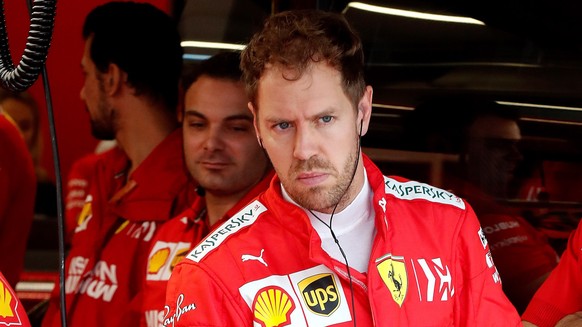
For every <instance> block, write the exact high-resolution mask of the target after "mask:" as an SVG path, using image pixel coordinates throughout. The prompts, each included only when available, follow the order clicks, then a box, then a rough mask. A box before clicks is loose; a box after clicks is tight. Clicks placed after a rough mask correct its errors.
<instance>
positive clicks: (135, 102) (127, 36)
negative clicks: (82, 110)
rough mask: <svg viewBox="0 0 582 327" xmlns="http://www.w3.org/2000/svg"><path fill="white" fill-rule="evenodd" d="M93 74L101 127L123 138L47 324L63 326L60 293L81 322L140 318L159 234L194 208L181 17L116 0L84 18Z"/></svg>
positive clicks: (93, 199)
mask: <svg viewBox="0 0 582 327" xmlns="http://www.w3.org/2000/svg"><path fill="white" fill-rule="evenodd" d="M82 35H83V39H84V40H85V50H84V53H83V56H82V58H81V66H82V69H83V72H84V75H85V82H84V85H83V87H82V89H81V93H80V96H81V99H82V100H83V101H84V102H85V104H86V106H87V111H88V113H89V116H90V120H91V131H92V134H93V135H94V136H95V137H96V138H98V139H104V140H112V139H115V140H116V142H117V145H118V147H117V148H114V149H112V150H110V151H108V152H105V153H102V154H100V155H99V156H100V158H99V159H98V161H97V163H96V164H95V171H94V173H93V180H92V181H91V182H90V185H89V187H90V189H89V195H88V196H87V199H86V202H85V205H84V207H83V209H82V211H81V214H80V216H79V219H78V224H77V226H76V228H75V230H74V234H73V237H72V243H71V249H70V251H69V253H68V256H67V260H66V264H65V270H66V271H65V289H64V290H59V289H55V291H54V292H53V296H52V298H51V302H50V304H49V308H48V311H47V314H46V316H45V318H44V321H43V326H60V325H61V321H60V314H59V306H60V305H59V297H58V292H59V291H64V292H65V293H66V304H67V307H66V313H67V316H68V320H69V324H70V325H71V326H88V327H91V326H95V327H97V326H131V325H137V323H138V322H139V318H140V317H139V312H140V309H141V303H142V302H141V301H142V299H141V297H140V296H139V294H140V291H141V289H142V287H143V285H144V284H145V277H146V276H145V271H146V265H147V258H148V253H149V249H150V248H151V240H152V239H153V237H154V236H155V234H156V232H157V230H158V228H159V227H160V225H162V224H164V223H165V222H166V221H168V220H169V219H170V218H172V217H174V216H175V215H177V214H178V213H179V212H182V211H183V210H185V209H186V208H187V207H189V206H190V204H191V201H192V200H193V198H192V194H193V192H194V191H193V186H192V183H191V180H190V178H189V175H188V172H187V170H186V168H185V166H184V163H183V145H182V132H181V130H180V129H179V128H178V127H179V126H178V122H177V120H176V110H177V107H178V103H179V82H180V74H181V70H182V48H181V47H180V36H179V34H178V31H177V28H176V25H175V22H174V21H173V20H172V19H171V18H170V17H169V16H168V15H167V14H166V13H164V12H162V11H161V10H159V9H157V8H156V7H154V6H153V5H151V4H146V3H136V2H108V3H106V4H103V5H100V6H98V7H96V8H95V9H93V10H92V11H91V12H90V13H89V14H88V16H87V17H86V19H85V22H84V25H83V32H82Z"/></svg>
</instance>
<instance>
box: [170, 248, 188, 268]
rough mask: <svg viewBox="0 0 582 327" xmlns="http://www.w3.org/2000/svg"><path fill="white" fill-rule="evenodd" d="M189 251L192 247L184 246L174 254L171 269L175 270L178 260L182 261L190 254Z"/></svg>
mask: <svg viewBox="0 0 582 327" xmlns="http://www.w3.org/2000/svg"><path fill="white" fill-rule="evenodd" d="M188 252H190V248H184V249H180V250H178V252H177V253H176V255H175V256H174V259H172V263H170V270H172V271H173V270H174V267H176V265H177V264H178V262H180V261H182V259H184V257H185V256H186V255H187V254H188Z"/></svg>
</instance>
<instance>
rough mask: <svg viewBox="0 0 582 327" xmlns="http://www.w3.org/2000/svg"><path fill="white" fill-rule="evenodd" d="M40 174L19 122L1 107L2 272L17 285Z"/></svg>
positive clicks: (0, 244) (0, 220)
mask: <svg viewBox="0 0 582 327" xmlns="http://www.w3.org/2000/svg"><path fill="white" fill-rule="evenodd" d="M35 191H36V177H35V173H34V165H33V161H32V157H31V155H30V153H29V152H28V148H27V147H26V143H25V142H24V138H23V137H22V134H21V133H20V131H19V130H18V127H16V124H15V123H14V122H13V121H12V120H9V119H8V118H7V116H5V115H4V114H3V113H2V111H1V110H0V272H2V273H3V274H4V276H5V278H6V280H7V281H8V283H10V285H11V286H12V287H13V288H14V287H16V283H17V282H18V280H19V279H20V274H21V273H22V270H23V269H24V253H25V252H26V243H27V241H28V234H29V232H30V227H31V225H32V219H33V217H34V197H35Z"/></svg>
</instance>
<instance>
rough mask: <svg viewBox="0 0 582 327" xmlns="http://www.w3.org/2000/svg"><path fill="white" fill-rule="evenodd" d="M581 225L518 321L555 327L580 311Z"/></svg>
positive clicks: (581, 290) (581, 291) (581, 285)
mask: <svg viewBox="0 0 582 327" xmlns="http://www.w3.org/2000/svg"><path fill="white" fill-rule="evenodd" d="M581 251H582V222H581V223H580V224H579V225H578V228H577V229H576V231H575V232H574V233H573V234H572V235H570V239H569V240H568V246H567V247H566V250H565V251H564V253H563V254H562V257H561V259H560V263H559V264H558V266H557V267H556V269H554V271H552V273H551V274H550V276H549V277H548V279H546V281H545V282H544V283H543V284H542V286H541V287H540V288H539V289H538V291H537V292H536V294H535V295H534V297H533V299H532V300H531V302H530V304H529V305H528V307H527V309H526V310H525V312H524V314H523V316H522V319H523V320H525V321H529V322H531V323H534V324H536V325H538V326H539V327H545V326H555V325H556V323H557V322H558V321H559V320H560V319H562V318H563V317H564V316H566V315H568V314H572V313H575V312H577V311H580V310H582V297H581V296H580V294H582V270H581V269H582V265H581V264H580V252H581Z"/></svg>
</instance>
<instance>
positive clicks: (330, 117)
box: [321, 116, 333, 123]
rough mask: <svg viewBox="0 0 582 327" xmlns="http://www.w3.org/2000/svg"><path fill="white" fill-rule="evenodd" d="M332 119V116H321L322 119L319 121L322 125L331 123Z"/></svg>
mask: <svg viewBox="0 0 582 327" xmlns="http://www.w3.org/2000/svg"><path fill="white" fill-rule="evenodd" d="M332 119H333V117H332V116H323V117H321V121H322V122H324V123H329V122H331V120H332Z"/></svg>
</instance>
